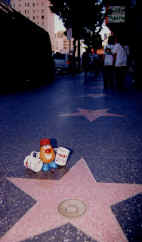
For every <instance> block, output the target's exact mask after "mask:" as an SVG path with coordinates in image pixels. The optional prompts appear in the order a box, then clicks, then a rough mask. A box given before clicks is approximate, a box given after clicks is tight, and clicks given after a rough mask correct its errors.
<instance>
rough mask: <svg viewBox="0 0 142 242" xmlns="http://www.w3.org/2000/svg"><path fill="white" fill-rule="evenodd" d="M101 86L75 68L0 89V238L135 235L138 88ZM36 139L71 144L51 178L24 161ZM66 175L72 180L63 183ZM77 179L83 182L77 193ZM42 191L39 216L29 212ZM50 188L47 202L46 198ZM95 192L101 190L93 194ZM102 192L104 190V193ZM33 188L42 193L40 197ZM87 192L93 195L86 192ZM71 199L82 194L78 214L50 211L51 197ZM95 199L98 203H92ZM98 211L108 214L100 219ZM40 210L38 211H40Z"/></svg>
mask: <svg viewBox="0 0 142 242" xmlns="http://www.w3.org/2000/svg"><path fill="white" fill-rule="evenodd" d="M103 85H104V84H103V80H97V81H96V80H95V79H94V76H93V75H90V77H89V78H88V81H87V82H85V81H84V73H81V74H77V75H76V76H74V77H72V76H71V75H65V76H57V77H56V80H55V81H54V82H53V83H50V84H49V85H46V86H45V85H44V86H40V87H38V88H34V87H33V88H29V89H28V88H27V89H24V90H19V91H18V90H17V91H15V92H12V91H11V92H10V91H9V92H8V93H1V94H0V137H1V139H0V148H1V158H0V205H1V207H0V240H1V241H2V242H8V241H9V242H16V241H17V242H18V241H25V242H28V241H39V242H41V241H43V242H48V241H52V242H57V241H58V242H65V241H69V242H75V241H80V242H83V241H88V242H89V241H92V242H93V241H100V242H116V241H117V242H120V241H121V242H122V241H130V242H140V241H141V238H142V218H141V216H140V215H141V211H142V112H141V107H142V91H141V90H137V89H135V88H129V89H128V90H121V91H118V90H111V89H107V90H105V89H104V87H103ZM41 138H49V139H51V140H52V144H53V146H55V147H58V146H63V147H68V148H69V149H70V150H71V155H70V158H69V160H68V162H67V167H66V168H65V169H64V168H62V169H60V170H59V172H58V170H57V171H56V172H55V175H54V174H52V175H51V177H50V175H49V177H48V176H46V175H44V174H43V177H42V175H41V176H38V174H34V173H32V172H28V171H26V169H25V167H24V159H25V157H26V156H27V155H29V154H30V153H31V152H32V151H39V149H40V139H41ZM85 171H86V172H85ZM74 174H75V175H74ZM77 177H80V180H79V179H77ZM89 177H90V178H89ZM42 178H43V179H42ZM18 179H22V180H18ZM74 179H76V180H75V181H76V183H77V182H78V184H76V187H74V188H72V189H71V188H70V187H73V185H74V184H73V180H74ZM84 179H86V180H84ZM89 179H90V180H89ZM91 179H92V180H91ZM32 180H33V181H32ZM81 180H82V182H80V181H81ZM34 181H35V183H34ZM45 181H46V183H45ZM28 182H29V185H28ZM53 182H55V183H54V184H53ZM93 182H94V183H93ZM81 183H82V184H81ZM34 184H35V185H34ZM65 184H68V188H67V189H66V188H65V190H64V189H63V190H62V189H60V185H61V186H63V188H64V186H65ZM95 184H96V185H95ZM106 184H107V187H106ZM90 185H91V187H92V188H91V187H89V186H90ZM34 186H37V188H36V187H34ZM46 186H47V187H46ZM81 186H83V187H84V195H83V193H82V190H81V188H80V187H81ZM95 186H96V188H95ZM117 186H118V187H117ZM93 187H94V189H93ZM79 188H80V189H79ZM115 188H116V190H115ZM34 189H35V190H34ZM36 189H37V191H38V194H37V193H36ZM44 189H45V191H44ZM58 189H59V190H58ZM68 189H69V190H68ZM89 189H90V190H89ZM103 189H104V190H103ZM113 189H114V190H113ZM32 190H33V191H32ZM87 190H88V191H90V193H89V194H90V195H89V194H88V193H87ZM23 191H24V192H23ZM43 191H44V192H45V197H46V199H47V207H46V209H47V210H46V212H45V218H43V217H42V219H41V217H40V214H38V213H37V211H41V210H40V209H41V207H42V206H43V205H41V206H39V207H37V210H36V209H35V212H34V210H32V211H31V208H34V206H37V205H38V204H39V201H40V202H41V204H44V202H46V201H43V200H41V198H42V199H43V198H44V195H43V194H44V192H43ZM52 191H53V192H54V194H53V197H54V199H53V205H52V203H50V202H49V201H48V197H49V196H51V197H52ZM58 191H59V192H58ZM65 191H66V193H65ZM95 191H96V192H97V193H95ZM99 191H101V192H102V191H104V192H102V195H101V196H100V193H99ZM110 191H111V192H112V195H110V197H109V198H108V197H107V195H108V194H111V192H110ZM114 191H115V192H114ZM40 192H41V194H42V192H43V194H42V196H41V197H40V195H39V194H40ZM47 192H48V193H47ZM74 192H75V193H74ZM107 192H108V193H107ZM72 193H74V196H73V195H72ZM103 193H104V194H103ZM122 193H123V195H122ZM50 194H51V195H50ZM59 194H61V196H59ZM85 194H86V195H85ZM91 194H94V195H93V197H90V198H89V196H91ZM37 195H38V197H37ZM97 196H98V197H97ZM111 196H112V197H114V200H113V199H112V197H111ZM95 197H97V199H98V200H95ZM73 198H77V199H80V200H82V199H84V200H83V201H84V202H85V204H86V206H87V209H88V210H87V212H86V213H85V214H84V215H82V217H80V218H79V219H78V218H74V219H66V218H64V217H62V215H60V216H61V218H62V219H60V216H59V215H58V214H56V213H57V212H55V213H54V211H55V210H56V206H55V205H56V204H54V202H55V201H59V202H60V201H61V200H66V199H73ZM116 198H117V199H116ZM89 199H90V200H89ZM107 199H108V200H109V199H110V200H111V199H112V200H111V201H109V203H108V204H109V207H110V208H111V209H110V211H111V212H109V213H105V212H106V211H107V210H105V209H106V203H107V202H106V203H105V201H108V200H107ZM37 201H38V202H37ZM89 201H90V202H89ZM102 201H103V202H102ZM91 202H92V203H91ZM90 204H91V205H90ZM95 204H97V209H96V208H95ZM100 204H101V205H100ZM99 205H100V206H102V210H99V209H100V206H99ZM44 206H45V204H44ZM52 206H53V207H54V209H55V210H54V209H53V211H52V209H51V208H52ZM89 206H90V207H89ZM89 208H91V209H94V210H91V212H92V213H93V211H95V212H94V215H93V214H91V212H89V211H90V210H89ZM38 209H39V210H38ZM48 210H49V215H47V214H48ZM50 211H52V213H53V214H52V216H51V217H52V218H53V217H54V218H55V219H53V220H52V219H51V220H50ZM103 211H105V212H103ZM30 212H31V215H30V216H31V218H32V216H33V218H34V216H35V218H37V220H38V219H39V221H40V226H37V223H36V222H35V220H36V219H33V221H32V219H31V221H30V219H29V218H30V216H29V217H28V213H30ZM98 212H99V213H98ZM106 214H109V215H108V220H107V219H106V218H105V216H106ZM112 214H113V219H112V217H111V216H112ZM46 215H47V218H46ZM41 216H44V212H43V211H41ZM48 216H49V217H48ZM83 216H85V217H84V220H86V219H88V220H87V221H84V220H83ZM91 216H92V217H94V220H93V218H91ZM95 216H96V220H95ZM81 218H82V220H81ZM24 219H25V220H24ZM101 219H102V223H101ZM109 219H110V220H109ZM27 221H28V222H27ZM51 221H52V222H51ZM106 221H107V223H106ZM109 221H111V222H109ZM44 222H45V223H46V224H45V223H44ZM50 222H51V223H50ZM18 223H19V225H18ZM85 223H86V227H85ZM87 223H89V225H88V226H87ZM21 226H23V228H24V229H25V231H26V232H25V233H24V232H23V230H24V229H23V230H22V227H21ZM91 226H92V227H91ZM101 226H103V229H102V227H101ZM20 228H21V230H20ZM97 228H98V231H97ZM102 231H103V232H102ZM67 232H69V233H67ZM58 238H59V239H58ZM77 238H78V239H77ZM120 238H121V239H120Z"/></svg>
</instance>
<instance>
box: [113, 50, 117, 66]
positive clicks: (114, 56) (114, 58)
mask: <svg viewBox="0 0 142 242" xmlns="http://www.w3.org/2000/svg"><path fill="white" fill-rule="evenodd" d="M116 56H117V53H114V54H113V63H112V65H113V66H115V62H116Z"/></svg>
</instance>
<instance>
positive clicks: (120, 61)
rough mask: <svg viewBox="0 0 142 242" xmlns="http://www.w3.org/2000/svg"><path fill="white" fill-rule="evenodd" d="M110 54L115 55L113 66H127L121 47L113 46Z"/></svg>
mask: <svg viewBox="0 0 142 242" xmlns="http://www.w3.org/2000/svg"><path fill="white" fill-rule="evenodd" d="M112 53H113V54H116V61H115V66H116V67H120V66H127V53H126V49H125V47H122V46H121V45H120V44H119V43H117V44H115V45H114V48H113V49H112Z"/></svg>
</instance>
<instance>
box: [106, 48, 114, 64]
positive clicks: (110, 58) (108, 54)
mask: <svg viewBox="0 0 142 242" xmlns="http://www.w3.org/2000/svg"><path fill="white" fill-rule="evenodd" d="M113 46H114V45H109V44H108V45H106V46H105V49H104V66H112V64H113V55H112V49H113Z"/></svg>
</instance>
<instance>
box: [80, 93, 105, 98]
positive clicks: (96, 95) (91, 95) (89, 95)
mask: <svg viewBox="0 0 142 242" xmlns="http://www.w3.org/2000/svg"><path fill="white" fill-rule="evenodd" d="M105 96H106V94H103V93H98V94H93V93H90V94H88V95H86V96H81V97H93V98H98V97H105Z"/></svg>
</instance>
